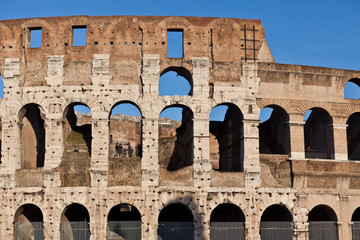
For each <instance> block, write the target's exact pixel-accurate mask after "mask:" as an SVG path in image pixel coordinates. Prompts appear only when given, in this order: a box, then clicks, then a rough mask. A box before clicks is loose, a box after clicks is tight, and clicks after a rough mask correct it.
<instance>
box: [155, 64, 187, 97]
mask: <svg viewBox="0 0 360 240" xmlns="http://www.w3.org/2000/svg"><path fill="white" fill-rule="evenodd" d="M192 92H193V80H192V76H191V73H190V72H189V71H188V70H187V69H186V68H183V67H169V68H166V69H165V70H164V71H163V72H162V73H161V75H160V79H159V96H174V95H185V96H188V95H189V96H192Z"/></svg>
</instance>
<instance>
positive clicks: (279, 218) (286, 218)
mask: <svg viewBox="0 0 360 240" xmlns="http://www.w3.org/2000/svg"><path fill="white" fill-rule="evenodd" d="M261 221H264V222H271V221H276V222H292V221H293V217H292V215H291V213H290V212H289V210H288V209H287V208H286V207H284V206H281V205H272V206H270V207H268V208H267V209H266V210H265V211H264V213H263V214H262V216H261Z"/></svg>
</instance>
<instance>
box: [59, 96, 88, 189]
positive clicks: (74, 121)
mask: <svg viewBox="0 0 360 240" xmlns="http://www.w3.org/2000/svg"><path fill="white" fill-rule="evenodd" d="M91 119H92V118H91V110H90V108H89V107H88V106H86V105H85V104H83V103H78V102H76V103H71V104H70V105H68V106H67V107H66V108H65V110H64V113H63V136H64V140H65V141H64V153H63V158H62V161H61V165H60V167H61V168H62V169H63V171H62V172H61V180H62V186H67V187H70V186H88V185H89V184H90V161H91V141H92V133H91V131H92V126H91ZM79 169H82V171H79Z"/></svg>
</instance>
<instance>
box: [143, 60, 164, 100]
mask: <svg viewBox="0 0 360 240" xmlns="http://www.w3.org/2000/svg"><path fill="white" fill-rule="evenodd" d="M159 78H160V55H159V54H144V56H143V65H142V72H141V79H142V81H143V94H144V95H148V96H159Z"/></svg>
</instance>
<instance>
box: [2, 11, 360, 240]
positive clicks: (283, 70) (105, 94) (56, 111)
mask: <svg viewBox="0 0 360 240" xmlns="http://www.w3.org/2000/svg"><path fill="white" fill-rule="evenodd" d="M73 26H86V28H87V40H86V42H87V43H86V46H81V47H74V46H72V27H73ZM34 27H36V28H39V27H41V28H42V45H41V48H30V44H29V41H30V38H29V33H30V30H29V28H30V29H31V28H34ZM167 29H182V30H183V34H184V39H183V47H184V50H183V55H184V56H183V58H167V55H166V49H167V40H166V32H167ZM169 67H178V68H185V69H187V71H189V72H190V74H191V78H192V83H191V85H192V95H189V96H159V78H160V76H161V74H162V73H163V72H165V71H166V70H167V69H168V68H169ZM0 74H1V76H2V78H3V81H4V85H5V95H4V99H2V100H1V102H0V117H1V123H2V131H1V132H2V137H1V139H2V142H1V156H2V157H1V164H0V186H1V188H0V202H1V205H0V208H1V211H0V212H1V214H0V223H1V224H0V238H1V239H12V238H13V237H14V224H13V223H14V221H15V220H14V215H15V212H16V211H17V209H18V208H19V207H20V206H22V205H24V204H34V205H36V206H38V207H39V208H40V210H41V211H42V214H43V218H44V234H45V239H60V231H59V228H60V222H61V214H62V213H63V211H64V209H65V208H66V206H68V205H70V204H72V203H78V204H82V205H83V206H85V207H86V209H87V210H88V212H89V215H90V228H91V229H90V230H91V237H90V239H92V240H93V239H106V229H107V216H108V213H109V211H110V209H111V208H112V207H113V206H116V205H118V204H120V203H126V204H131V205H132V206H134V207H136V208H137V210H138V211H139V212H140V214H141V234H142V239H158V234H157V227H158V217H159V213H160V211H161V210H162V209H163V208H164V207H166V206H167V205H169V204H171V203H181V204H183V205H184V206H186V207H187V208H188V209H189V210H190V211H191V212H192V214H193V216H194V238H195V239H210V217H211V213H212V211H213V210H214V209H215V208H216V207H217V206H219V205H220V204H222V203H232V204H234V205H236V206H238V207H239V208H240V209H241V210H242V211H243V212H244V214H245V218H246V221H245V229H246V231H245V232H246V236H245V237H246V239H247V240H250V239H251V240H254V239H260V233H259V230H260V220H261V216H262V213H263V212H264V211H265V210H266V208H267V207H269V206H271V205H272V204H280V205H282V206H284V207H286V208H287V209H288V210H289V211H290V213H291V214H292V216H293V221H294V239H299V240H305V239H307V237H308V223H307V222H308V213H309V212H310V211H311V209H312V208H313V207H315V206H317V205H318V204H324V205H327V206H329V207H331V208H332V209H333V210H334V211H335V213H336V215H337V218H338V223H339V224H338V230H339V239H351V231H350V229H351V228H350V222H351V216H352V214H353V212H354V211H355V209H356V208H358V207H359V206H360V204H359V202H360V183H359V181H358V180H357V177H358V175H359V174H360V166H359V164H360V162H358V161H352V162H349V161H348V157H347V143H346V141H347V139H346V121H347V119H348V118H349V116H350V115H351V114H352V113H355V112H359V111H360V105H359V103H358V100H350V99H344V95H343V92H344V90H343V89H344V86H345V84H346V82H347V81H349V80H351V79H353V78H360V72H357V71H350V70H341V69H328V68H322V67H311V66H298V65H287V64H277V63H275V62H274V59H273V57H272V55H271V52H270V49H269V47H268V45H267V43H266V41H265V32H264V29H263V26H262V25H261V21H259V20H246V19H222V18H196V17H133V16H114V17H89V16H74V17H57V18H38V19H19V20H8V21H1V22H0ZM121 102H131V103H133V104H134V105H136V106H137V107H138V108H139V110H140V111H141V114H142V119H141V123H142V135H141V136H142V139H141V141H142V159H141V170H139V171H141V181H140V184H139V185H128V186H113V185H111V186H110V185H109V184H108V163H109V157H112V156H109V146H110V139H109V116H110V112H111V109H112V108H113V107H114V106H115V105H116V104H117V103H121ZM30 103H34V104H37V105H38V106H39V110H40V112H41V117H42V118H43V119H44V121H45V124H44V128H45V134H46V136H45V143H44V144H45V149H46V154H45V165H44V167H42V168H36V169H31V170H27V171H25V169H21V159H22V155H21V154H22V149H23V147H24V146H22V144H21V141H20V139H21V131H20V129H21V116H20V115H19V113H20V112H21V109H22V108H23V107H24V106H25V105H26V104H30ZM72 103H82V104H84V105H87V106H88V107H89V108H90V109H91V126H92V145H91V160H90V169H89V172H90V182H89V184H88V185H86V186H74V187H63V186H62V185H61V174H62V172H61V168H60V167H59V166H60V165H61V163H62V161H64V159H63V157H64V154H63V153H64V142H65V139H64V134H63V132H64V122H65V114H64V110H65V109H66V107H67V106H69V105H70V104H72ZM222 103H226V104H229V103H231V104H234V105H235V106H237V107H238V108H239V109H240V110H241V112H242V115H243V126H244V150H243V154H244V163H243V165H244V172H219V171H215V170H213V169H212V166H211V164H210V134H209V114H210V112H211V110H212V109H213V108H214V107H215V106H217V105H219V104H222ZM171 105H180V106H186V107H188V108H190V109H191V111H192V112H193V116H194V119H193V123H194V124H193V127H194V131H193V142H194V148H193V152H194V158H193V165H192V166H190V167H189V168H188V169H187V171H191V172H190V173H191V174H190V175H189V177H188V178H189V179H186V181H176V179H174V180H173V181H172V180H171V179H170V180H169V179H167V181H166V182H165V184H160V181H159V179H160V170H159V161H158V152H159V114H160V112H161V111H162V110H163V109H164V108H166V107H168V106H171ZM271 105H277V106H279V107H281V108H283V109H284V110H285V111H286V112H287V113H288V114H289V122H288V123H287V124H289V126H290V151H291V153H290V155H289V156H285V157H284V156H281V157H275V158H276V159H275V160H276V161H278V162H279V164H281V162H285V161H288V163H287V164H289V165H290V166H291V167H284V168H281V169H282V170H284V169H288V171H289V172H288V174H287V173H286V174H287V175H286V176H292V177H291V178H289V179H291V180H290V182H291V183H289V181H287V183H286V184H283V185H281V181H276V179H278V178H279V176H280V177H281V174H280V173H276V169H275V168H273V169H269V168H268V166H267V165H266V164H265V162H266V161H267V159H268V158H266V156H265V157H264V158H263V159H261V156H260V154H259V131H258V125H259V114H260V111H261V109H262V108H264V107H266V106H271ZM314 107H317V108H322V109H324V110H326V111H327V112H328V113H329V115H330V116H331V118H332V121H333V124H332V126H328V127H329V128H331V129H333V131H334V149H335V155H334V156H333V158H334V159H331V160H330V159H322V160H319V159H306V158H305V149H304V148H305V147H304V123H305V121H304V114H305V112H306V111H307V110H309V109H311V108H314ZM24 144H26V143H24ZM23 154H27V153H23ZM284 159H286V160H284ZM261 160H262V161H263V162H261ZM359 160H360V159H359ZM261 163H264V164H261ZM189 169H190V170H189ZM274 169H275V170H274ZM279 169H280V167H279ZM83 171H85V170H84V169H79V172H82V173H83ZM118 174H121V172H119V173H118ZM167 174H169V175H170V174H172V173H167ZM174 174H175V173H174ZM266 174H267V175H266ZM276 174H277V175H276ZM186 176H188V175H186ZM266 176H269V179H266ZM262 177H263V180H262ZM264 178H265V179H264ZM267 180H268V181H269V184H268V185H266V184H262V181H263V182H267ZM282 180H283V179H282ZM270 181H275V182H276V183H277V185H276V184H274V185H273V186H271V187H269V186H270ZM285 185H286V186H285Z"/></svg>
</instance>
